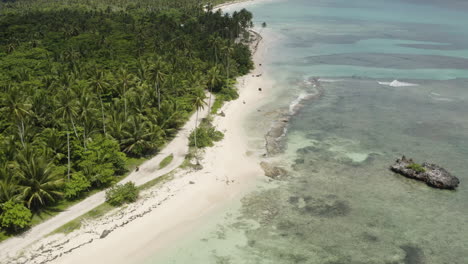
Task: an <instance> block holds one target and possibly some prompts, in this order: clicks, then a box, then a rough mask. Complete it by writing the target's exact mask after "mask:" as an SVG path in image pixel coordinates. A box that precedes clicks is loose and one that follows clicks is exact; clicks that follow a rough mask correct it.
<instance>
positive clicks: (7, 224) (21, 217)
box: [0, 200, 32, 232]
mask: <svg viewBox="0 0 468 264" xmlns="http://www.w3.org/2000/svg"><path fill="white" fill-rule="evenodd" d="M0 209H1V211H2V214H1V215H0V226H1V227H2V228H3V229H4V230H7V231H9V232H18V231H21V230H23V229H25V228H27V227H29V226H30V225H31V218H32V213H31V211H30V210H29V209H28V208H26V206H24V205H23V204H20V203H16V202H14V201H12V200H10V201H8V202H6V203H4V204H1V205H0Z"/></svg>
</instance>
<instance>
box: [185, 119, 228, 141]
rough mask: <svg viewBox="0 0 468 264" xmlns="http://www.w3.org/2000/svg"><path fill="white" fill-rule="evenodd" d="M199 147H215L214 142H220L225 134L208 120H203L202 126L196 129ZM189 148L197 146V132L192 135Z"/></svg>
mask: <svg viewBox="0 0 468 264" xmlns="http://www.w3.org/2000/svg"><path fill="white" fill-rule="evenodd" d="M196 135H197V147H199V148H205V147H212V146H214V142H218V141H220V140H222V139H223V138H224V134H223V132H221V131H218V130H216V128H215V127H214V126H213V125H212V124H211V122H209V121H208V120H207V119H205V120H203V121H202V123H201V124H200V126H199V127H198V128H197V129H196ZM189 146H191V147H194V146H195V131H193V132H192V133H191V134H190V138H189Z"/></svg>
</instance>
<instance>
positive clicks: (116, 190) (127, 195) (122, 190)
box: [106, 182, 139, 206]
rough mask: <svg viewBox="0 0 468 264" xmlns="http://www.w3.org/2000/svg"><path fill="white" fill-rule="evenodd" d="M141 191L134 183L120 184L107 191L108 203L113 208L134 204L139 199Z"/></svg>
mask: <svg viewBox="0 0 468 264" xmlns="http://www.w3.org/2000/svg"><path fill="white" fill-rule="evenodd" d="M138 193H139V190H138V188H137V187H135V184H134V183H133V182H127V183H125V184H123V185H122V184H118V185H116V186H113V187H112V188H110V189H109V190H107V191H106V202H107V203H109V204H110V205H113V206H119V205H122V204H124V203H133V202H135V201H136V200H137V199H138Z"/></svg>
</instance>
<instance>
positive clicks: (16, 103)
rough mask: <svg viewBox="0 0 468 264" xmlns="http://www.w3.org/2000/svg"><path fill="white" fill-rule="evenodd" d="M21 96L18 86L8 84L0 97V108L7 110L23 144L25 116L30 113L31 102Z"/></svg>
mask: <svg viewBox="0 0 468 264" xmlns="http://www.w3.org/2000/svg"><path fill="white" fill-rule="evenodd" d="M26 99H27V98H26V97H25V96H23V94H22V92H21V90H20V89H19V88H18V87H13V86H8V87H7V91H6V93H5V97H3V98H1V99H0V103H1V104H0V108H1V110H2V111H4V112H7V115H8V116H9V117H10V119H11V120H12V121H13V122H15V123H16V126H17V128H18V135H19V137H20V140H21V144H22V145H23V147H24V145H25V140H24V136H25V122H24V121H25V118H26V116H28V115H30V109H31V104H29V103H28V101H27V100H26Z"/></svg>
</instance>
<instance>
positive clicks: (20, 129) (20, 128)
mask: <svg viewBox="0 0 468 264" xmlns="http://www.w3.org/2000/svg"><path fill="white" fill-rule="evenodd" d="M18 134H19V136H20V140H21V145H23V147H24V146H25V144H24V122H23V119H21V125H20V124H18Z"/></svg>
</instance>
